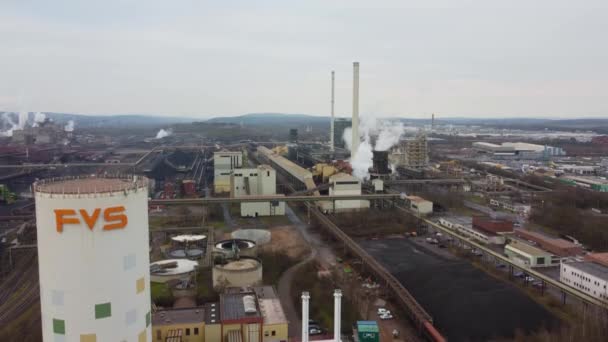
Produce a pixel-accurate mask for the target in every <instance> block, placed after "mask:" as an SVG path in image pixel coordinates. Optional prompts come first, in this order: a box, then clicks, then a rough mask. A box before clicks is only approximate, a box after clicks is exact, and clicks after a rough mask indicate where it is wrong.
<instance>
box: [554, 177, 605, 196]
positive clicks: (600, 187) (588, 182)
mask: <svg viewBox="0 0 608 342" xmlns="http://www.w3.org/2000/svg"><path fill="white" fill-rule="evenodd" d="M559 180H560V181H562V182H563V183H566V184H571V185H576V186H580V187H581V188H585V189H590V190H593V191H598V192H608V180H606V179H604V178H600V177H582V176H581V177H575V176H564V177H560V178H559Z"/></svg>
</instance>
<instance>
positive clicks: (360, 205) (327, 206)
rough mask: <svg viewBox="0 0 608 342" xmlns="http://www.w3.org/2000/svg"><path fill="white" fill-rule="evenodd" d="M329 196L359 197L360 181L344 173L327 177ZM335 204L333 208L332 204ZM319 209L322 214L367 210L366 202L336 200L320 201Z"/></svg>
mask: <svg viewBox="0 0 608 342" xmlns="http://www.w3.org/2000/svg"><path fill="white" fill-rule="evenodd" d="M329 183H330V184H331V187H330V188H329V195H330V196H347V195H361V181H360V180H359V179H358V178H357V177H354V176H351V175H349V174H346V173H337V174H335V175H333V176H331V177H329ZM333 202H335V207H334V203H333ZM320 203H321V207H322V209H323V211H324V212H333V211H336V212H339V211H349V210H359V209H367V208H369V201H367V200H337V201H322V202H320Z"/></svg>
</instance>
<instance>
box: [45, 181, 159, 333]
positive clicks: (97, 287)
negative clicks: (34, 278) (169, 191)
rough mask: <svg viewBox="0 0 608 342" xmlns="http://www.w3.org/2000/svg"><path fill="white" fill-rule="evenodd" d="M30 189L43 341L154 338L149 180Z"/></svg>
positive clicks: (57, 183)
mask: <svg viewBox="0 0 608 342" xmlns="http://www.w3.org/2000/svg"><path fill="white" fill-rule="evenodd" d="M33 189H34V192H35V200H36V226H37V234H38V262H39V273H40V305H41V311H42V337H43V341H44V342H55V341H85V342H92V341H123V340H127V341H140V342H141V341H151V338H152V334H151V328H150V285H149V284H150V262H149V246H148V241H149V233H148V181H147V179H146V178H143V177H137V176H134V177H124V178H102V177H85V178H61V179H49V180H45V181H38V182H36V183H35V184H34V185H33Z"/></svg>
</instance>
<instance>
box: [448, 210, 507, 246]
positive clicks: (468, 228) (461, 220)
mask: <svg viewBox="0 0 608 342" xmlns="http://www.w3.org/2000/svg"><path fill="white" fill-rule="evenodd" d="M439 224H440V225H442V226H444V227H446V228H449V229H451V230H453V231H455V232H457V233H458V234H460V235H462V236H466V237H468V238H471V239H475V240H477V241H479V242H481V243H484V244H495V245H502V244H504V243H505V237H504V236H502V235H498V234H492V233H490V232H482V231H480V230H477V229H474V228H473V219H472V218H471V217H465V216H462V217H460V216H449V217H441V218H439Z"/></svg>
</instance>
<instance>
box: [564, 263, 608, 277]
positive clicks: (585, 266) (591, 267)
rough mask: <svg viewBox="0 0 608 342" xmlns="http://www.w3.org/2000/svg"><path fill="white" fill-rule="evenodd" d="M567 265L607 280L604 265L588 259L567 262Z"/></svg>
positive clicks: (607, 268) (606, 269) (607, 275)
mask: <svg viewBox="0 0 608 342" xmlns="http://www.w3.org/2000/svg"><path fill="white" fill-rule="evenodd" d="M567 265H568V266H571V267H573V268H576V269H578V270H580V271H582V272H585V273H588V274H591V275H592V276H596V277H598V278H600V279H603V280H608V267H606V266H603V265H600V264H596V263H594V262H588V261H577V262H569V263H567Z"/></svg>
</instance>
